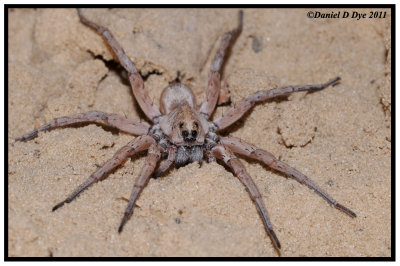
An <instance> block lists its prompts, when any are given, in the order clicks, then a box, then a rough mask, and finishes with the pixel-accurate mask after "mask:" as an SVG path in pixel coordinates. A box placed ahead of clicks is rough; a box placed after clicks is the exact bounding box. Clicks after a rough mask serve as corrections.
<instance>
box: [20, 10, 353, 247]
mask: <svg viewBox="0 0 400 266" xmlns="http://www.w3.org/2000/svg"><path fill="white" fill-rule="evenodd" d="M78 15H79V18H80V21H81V22H82V23H83V24H84V25H86V26H88V27H90V28H92V29H94V30H95V31H97V32H98V33H99V34H101V35H102V37H103V38H104V40H105V41H106V42H107V44H108V45H109V46H110V47H111V49H112V51H113V52H114V53H115V55H116V56H117V57H118V60H119V62H120V63H121V65H122V66H123V68H124V69H125V70H126V71H127V72H128V76H129V81H130V84H131V87H132V92H133V94H134V96H135V98H136V100H137V102H138V103H139V105H140V108H141V109H142V110H143V112H144V114H145V115H146V116H147V117H148V119H149V120H151V122H152V125H150V124H148V123H146V122H143V121H140V122H137V121H132V120H130V119H128V118H125V117H123V116H120V115H117V114H108V113H104V112H99V111H91V112H87V113H82V114H77V115H71V116H65V117H60V118H56V119H54V120H53V121H52V122H50V123H48V124H45V125H43V126H41V127H39V128H38V129H36V130H34V131H32V132H31V133H29V134H26V135H24V136H22V137H20V138H17V139H16V141H28V140H31V139H33V138H35V137H37V136H38V132H41V131H49V130H52V129H55V128H58V127H64V126H69V125H75V124H80V123H91V122H102V123H104V124H106V125H108V126H111V127H114V128H117V129H119V130H121V131H124V132H126V133H130V134H132V135H137V136H138V137H137V138H135V139H134V140H132V141H130V142H129V143H128V144H127V145H125V146H124V147H122V148H121V149H119V150H118V151H117V153H116V154H115V155H114V156H113V157H112V158H111V159H110V160H109V161H107V162H106V163H105V164H104V165H103V166H102V167H100V168H99V169H98V170H97V171H95V172H94V173H93V174H92V175H91V176H90V177H89V178H88V179H87V180H86V181H85V182H84V183H83V184H81V185H80V186H79V187H78V188H77V189H76V190H75V191H74V192H73V193H72V194H71V195H70V196H69V197H67V198H66V199H65V200H63V201H61V202H60V203H58V204H57V205H55V206H54V207H53V209H52V210H53V211H55V210H56V209H58V208H60V207H61V206H63V205H64V203H70V202H71V201H72V200H74V199H75V198H76V197H77V196H78V195H79V194H80V193H81V192H82V191H84V190H85V189H87V188H88V187H89V186H90V185H92V184H93V183H95V182H97V181H99V180H102V179H104V178H105V177H106V176H107V175H108V174H109V173H110V172H111V171H112V170H113V169H115V168H116V167H117V166H119V165H121V164H122V163H123V162H124V161H125V160H126V159H127V158H128V157H130V156H133V155H134V154H136V153H138V152H140V151H144V150H148V153H147V158H146V163H145V165H144V167H143V169H142V171H141V173H140V175H139V177H138V178H137V180H136V182H135V185H134V187H133V190H132V194H131V196H130V200H129V203H128V206H127V208H126V210H125V213H124V217H123V218H122V222H121V225H120V226H119V228H118V232H121V231H122V229H123V227H124V225H125V223H126V222H127V220H128V219H129V217H130V216H131V215H132V212H133V208H134V206H135V202H136V200H137V198H138V197H139V195H140V193H141V191H142V190H143V188H144V187H145V186H146V184H147V182H148V181H149V179H150V177H151V176H152V174H153V175H154V176H159V175H161V174H162V173H164V172H165V171H166V170H168V168H169V167H170V166H171V165H172V164H174V165H175V166H177V167H180V166H184V165H186V164H188V163H191V162H196V161H197V162H199V163H201V162H202V160H203V157H204V156H205V157H206V158H207V159H208V161H216V159H219V160H220V161H223V162H224V163H225V164H226V165H227V166H228V168H230V169H231V170H232V171H233V173H234V174H235V175H236V176H237V177H238V178H239V180H240V181H241V182H242V183H243V185H244V186H245V187H246V189H247V191H248V192H249V194H250V197H251V199H252V200H253V201H254V202H255V203H256V207H257V210H258V212H259V213H260V215H261V217H262V219H263V222H264V225H265V229H266V231H267V233H268V234H269V236H270V237H271V239H272V242H273V244H274V245H275V247H276V248H278V249H280V247H281V244H280V243H279V240H278V238H277V236H276V235H275V232H274V230H273V229H272V224H271V222H270V220H269V217H268V213H267V210H266V208H265V206H264V203H263V200H262V198H261V195H260V192H259V191H258V189H257V186H256V185H255V184H254V182H253V180H252V178H251V177H250V175H249V174H248V173H247V171H246V169H245V167H244V166H243V164H242V163H241V162H240V160H239V159H238V158H237V157H236V156H235V153H236V154H240V155H244V156H247V157H249V158H253V159H256V160H259V161H261V162H263V163H264V164H266V165H268V166H269V167H270V168H272V169H274V170H276V171H278V172H281V173H284V174H286V175H287V176H289V177H291V178H294V179H295V180H297V181H298V182H300V183H302V184H305V185H306V186H308V187H309V188H311V189H313V190H314V191H315V192H316V193H317V194H319V195H320V196H321V197H322V198H324V199H325V200H326V201H327V202H329V203H330V204H331V205H333V206H334V207H336V208H337V209H339V210H342V211H344V212H345V213H347V214H348V215H350V216H351V217H356V214H355V213H354V212H353V211H351V210H349V209H348V208H346V207H344V206H343V205H341V204H339V203H338V202H336V200H334V199H333V198H332V197H331V196H329V195H328V194H327V193H326V192H324V191H323V190H322V189H321V188H320V187H318V186H317V185H316V184H314V183H313V182H312V181H311V180H310V179H308V178H307V177H306V176H305V175H303V174H302V173H300V172H299V171H297V170H296V169H294V168H292V167H290V166H289V165H287V164H285V163H284V162H281V161H279V160H278V159H276V158H275V157H274V156H273V155H272V154H271V153H269V152H267V151H264V150H262V149H259V148H257V147H256V146H254V145H252V144H250V143H247V142H245V141H243V140H241V139H239V138H234V137H221V136H219V135H218V134H217V133H218V132H219V131H221V130H223V129H225V128H227V127H228V126H230V125H232V124H233V123H234V122H236V121H237V120H239V119H240V118H241V117H242V116H243V115H244V114H245V113H246V112H247V111H248V110H249V109H251V107H253V106H254V105H255V104H256V103H259V102H263V101H265V100H267V99H272V98H274V97H278V96H288V95H290V94H291V93H293V92H297V91H318V90H322V89H324V88H326V87H328V86H330V85H333V84H335V83H336V82H338V81H339V80H340V77H336V78H334V79H332V80H330V81H328V82H326V83H324V84H319V85H306V86H288V87H282V88H277V89H271V90H267V91H258V92H256V93H253V94H251V95H250V96H248V97H247V98H245V99H242V100H241V101H239V102H238V103H236V104H235V105H234V106H232V107H230V108H229V109H228V110H227V111H226V112H225V113H224V114H223V115H222V116H220V117H218V118H216V119H215V120H214V121H210V120H209V118H210V116H211V114H212V113H213V111H214V109H215V107H216V105H217V101H218V100H220V101H221V100H222V101H223V100H224V99H223V98H224V97H225V98H226V97H227V95H225V94H224V95H223V93H221V95H220V87H221V86H220V79H221V73H220V72H221V67H222V65H223V63H224V57H225V54H226V51H227V49H228V47H229V46H230V45H231V44H232V43H233V41H234V40H235V38H236V37H237V36H238V35H239V34H240V32H241V31H242V26H243V12H242V11H240V12H239V25H238V26H237V28H235V29H234V30H232V31H230V32H227V33H225V34H224V35H223V37H222V41H221V44H220V47H219V49H218V51H217V53H216V55H215V57H214V59H213V61H212V63H211V70H210V74H209V80H208V88H207V93H206V98H205V101H204V102H203V103H202V104H201V106H199V107H198V105H197V104H196V99H195V97H194V94H193V92H192V90H191V89H190V88H188V87H187V86H185V85H183V84H181V83H179V82H174V83H171V84H170V85H169V86H168V87H167V88H165V89H164V91H163V92H162V95H161V104H160V110H159V109H158V108H157V107H156V106H155V105H154V104H153V102H152V100H151V99H150V97H149V95H148V93H147V91H146V90H145V89H144V84H143V79H142V78H141V76H140V74H139V72H138V70H137V69H136V67H135V65H134V63H133V62H132V61H131V60H130V59H129V58H128V56H127V55H126V54H125V52H124V50H123V49H122V47H121V46H120V45H119V43H118V42H117V41H116V39H115V38H114V36H113V35H112V34H111V32H110V31H109V30H108V29H107V28H105V27H103V26H100V25H98V24H96V23H94V22H92V21H89V20H88V19H86V18H85V17H84V16H83V15H82V12H81V10H79V9H78ZM162 158H166V159H165V160H163V161H161V163H160V164H159V166H158V168H157V169H156V166H157V163H158V162H159V161H160V159H162Z"/></svg>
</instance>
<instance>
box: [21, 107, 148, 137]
mask: <svg viewBox="0 0 400 266" xmlns="http://www.w3.org/2000/svg"><path fill="white" fill-rule="evenodd" d="M96 122H101V123H103V124H105V125H107V126H111V127H114V128H117V129H119V130H121V131H124V132H127V133H130V134H132V135H145V134H147V132H148V131H149V128H150V125H149V124H147V123H146V122H143V121H140V122H136V121H133V120H131V119H128V118H125V117H123V116H120V115H117V114H107V113H104V112H99V111H90V112H87V113H81V114H76V115H71V116H63V117H58V118H55V119H54V120H53V121H51V122H49V123H47V124H45V125H43V126H41V127H39V128H38V129H36V130H33V131H32V132H30V133H28V134H26V135H24V136H22V137H20V138H16V139H15V141H28V140H31V139H34V138H36V137H37V136H38V133H39V132H42V131H50V130H52V129H55V128H59V127H65V126H71V125H76V124H81V123H96Z"/></svg>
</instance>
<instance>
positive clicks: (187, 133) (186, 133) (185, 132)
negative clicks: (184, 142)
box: [182, 130, 189, 138]
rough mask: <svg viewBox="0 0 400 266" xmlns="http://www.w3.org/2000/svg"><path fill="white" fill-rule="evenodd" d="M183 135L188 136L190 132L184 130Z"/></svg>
mask: <svg viewBox="0 0 400 266" xmlns="http://www.w3.org/2000/svg"><path fill="white" fill-rule="evenodd" d="M182 136H183V137H184V138H187V137H188V136H189V132H187V131H186V130H184V131H182Z"/></svg>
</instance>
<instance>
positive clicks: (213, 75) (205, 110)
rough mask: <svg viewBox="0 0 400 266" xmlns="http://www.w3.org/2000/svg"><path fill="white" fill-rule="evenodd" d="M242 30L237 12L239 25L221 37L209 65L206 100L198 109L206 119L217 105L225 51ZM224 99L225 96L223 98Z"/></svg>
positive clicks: (240, 13)
mask: <svg viewBox="0 0 400 266" xmlns="http://www.w3.org/2000/svg"><path fill="white" fill-rule="evenodd" d="M242 28H243V11H242V10H240V11H239V25H238V26H237V28H235V29H234V30H232V31H229V32H227V33H225V34H224V36H222V41H221V44H220V47H219V49H218V51H217V53H216V55H215V57H214V59H213V61H212V63H211V70H210V74H209V77H208V88H207V92H206V99H205V100H204V102H203V104H202V105H201V107H200V113H202V114H203V115H205V116H206V117H207V118H208V117H210V115H211V114H212V112H213V111H214V109H215V105H216V104H217V100H218V96H219V92H220V88H221V68H222V65H223V63H224V58H225V54H226V51H227V50H228V48H229V46H230V45H231V44H232V43H233V41H234V40H235V39H236V37H237V36H238V35H239V34H240V32H241V31H242ZM225 97H226V96H225Z"/></svg>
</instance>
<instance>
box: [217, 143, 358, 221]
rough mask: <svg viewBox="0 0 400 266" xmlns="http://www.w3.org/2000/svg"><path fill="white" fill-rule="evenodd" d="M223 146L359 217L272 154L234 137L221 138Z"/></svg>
mask: <svg viewBox="0 0 400 266" xmlns="http://www.w3.org/2000/svg"><path fill="white" fill-rule="evenodd" d="M221 144H223V145H225V146H227V147H229V148H230V149H231V150H232V151H233V152H234V153H238V154H241V155H244V156H246V157H249V158H253V159H256V160H258V161H261V162H263V163H265V164H266V165H267V166H269V167H271V168H272V169H274V170H277V171H279V172H281V173H283V174H285V175H287V176H288V177H291V178H293V179H294V180H296V181H298V182H299V183H301V184H303V185H306V186H307V187H309V188H311V189H312V190H314V191H315V192H316V193H317V194H318V195H320V196H321V197H322V198H323V199H325V200H326V201H327V202H329V203H330V204H332V205H333V206H334V207H336V208H337V209H339V210H341V211H343V212H345V213H346V214H348V215H350V216H351V217H353V218H355V217H357V215H356V214H355V213H354V212H353V211H351V210H350V209H348V208H346V207H345V206H343V205H342V204H340V203H338V202H337V201H336V200H335V199H333V198H332V197H331V196H329V195H328V193H326V192H325V191H324V190H322V188H320V187H319V186H317V185H316V184H315V183H314V182H313V181H311V180H310V179H309V178H308V177H307V176H305V175H304V174H302V173H301V172H299V171H297V170H296V169H294V168H293V167H291V166H289V165H287V164H285V163H284V162H281V161H279V160H278V159H276V158H275V156H273V155H272V154H271V153H269V152H267V151H265V150H262V149H259V148H257V147H256V146H254V145H252V144H250V143H247V142H245V141H243V140H241V139H239V138H234V137H223V138H221Z"/></svg>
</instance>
